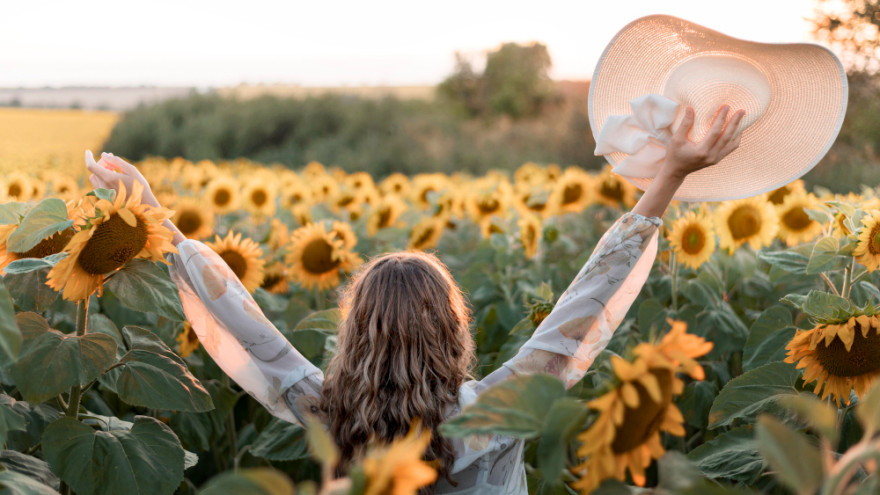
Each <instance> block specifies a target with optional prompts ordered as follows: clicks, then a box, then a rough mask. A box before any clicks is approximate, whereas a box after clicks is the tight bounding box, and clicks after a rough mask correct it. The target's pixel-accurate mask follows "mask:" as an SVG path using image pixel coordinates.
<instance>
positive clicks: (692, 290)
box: [681, 279, 721, 308]
mask: <svg viewBox="0 0 880 495" xmlns="http://www.w3.org/2000/svg"><path fill="white" fill-rule="evenodd" d="M681 291H682V293H683V294H684V295H685V297H687V298H688V300H689V301H690V302H692V303H694V304H696V305H698V306H701V307H704V308H709V307H714V306H717V305H718V304H719V303H720V302H721V301H720V299H719V297H718V294H717V293H716V292H715V291H714V290H712V288H711V287H709V285H708V284H706V283H704V282H702V281H700V280H697V279H693V280H691V281H690V282H688V283H687V285H685V286H684V287H683V288H682V290H681Z"/></svg>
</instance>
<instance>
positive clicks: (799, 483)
mask: <svg viewBox="0 0 880 495" xmlns="http://www.w3.org/2000/svg"><path fill="white" fill-rule="evenodd" d="M137 166H138V168H139V169H140V170H141V172H142V173H143V174H144V175H145V176H146V178H147V179H148V180H149V182H150V184H151V185H152V187H153V191H154V193H155V195H156V197H157V199H158V201H159V203H160V204H161V205H162V207H161V208H150V207H147V206H145V205H142V204H140V195H141V194H142V191H141V190H140V189H139V188H137V187H135V188H133V189H132V190H129V191H125V190H120V191H119V193H118V194H117V193H115V192H114V191H111V190H107V189H92V188H91V187H87V183H86V181H85V177H84V175H83V174H82V173H81V172H80V168H72V169H70V170H75V172H69V173H67V174H65V173H62V172H60V171H58V170H55V171H53V172H51V173H47V172H45V171H39V172H38V171H34V172H26V171H17V172H14V173H8V174H6V175H5V176H4V177H3V178H2V179H0V203H2V204H0V269H2V270H3V278H2V284H0V443H2V448H3V450H0V466H2V470H0V486H2V487H3V488H2V489H3V490H4V493H7V492H8V493H15V494H54V493H63V494H70V493H76V494H78V495H91V494H129V493H132V494H150V495H153V494H172V493H177V494H190V493H204V494H226V493H229V494H232V493H236V494H240V493H260V494H273V495H274V494H279V495H280V494H293V493H297V492H300V493H313V494H331V493H338V494H380V493H401V494H402V493H416V492H417V490H418V488H419V487H422V486H425V485H427V484H430V483H431V482H432V481H433V480H434V479H435V478H436V476H437V473H436V469H435V467H436V466H434V465H432V464H430V463H427V462H424V461H423V460H422V453H423V452H424V450H425V448H426V446H427V442H428V441H429V439H428V438H427V437H426V436H425V435H421V434H418V433H416V432H415V431H413V432H412V433H411V434H410V435H408V436H406V437H405V438H401V439H400V440H399V441H397V442H395V443H393V444H391V445H387V446H377V447H375V448H374V449H372V450H371V451H370V452H369V453H368V455H367V457H366V458H365V459H363V460H362V461H361V462H360V463H359V464H357V465H356V466H355V467H354V468H353V469H352V470H351V471H350V472H349V473H348V475H347V476H345V477H336V476H335V471H334V469H333V465H334V463H335V459H336V458H337V455H338V454H337V452H336V448H335V447H334V445H333V443H332V441H330V439H329V437H327V436H326V434H325V433H324V432H323V430H322V429H321V428H317V427H316V428H308V429H303V428H301V427H300V426H298V425H295V424H292V423H287V422H284V421H282V420H280V419H278V418H275V417H273V416H271V415H270V414H269V413H268V412H267V411H266V409H265V408H264V407H263V406H261V405H260V403H258V402H257V401H256V400H255V399H253V398H252V397H250V396H249V395H248V394H246V393H245V392H243V391H242V389H241V388H239V387H238V386H237V385H236V384H235V383H234V382H232V381H230V380H229V378H228V377H227V376H226V375H225V374H224V373H223V372H222V371H221V370H220V368H219V367H218V365H217V364H216V363H215V362H213V361H212V359H211V357H210V356H209V354H208V353H207V352H206V351H205V350H204V349H203V348H202V347H201V346H200V343H199V340H198V339H197V338H196V336H195V334H194V332H193V330H192V328H191V327H190V325H189V324H188V323H187V322H186V318H185V316H184V312H183V308H182V305H181V300H180V297H179V294H178V291H177V288H176V286H175V284H174V283H173V282H172V281H171V279H170V278H169V272H168V269H167V267H166V265H165V264H164V263H163V262H164V261H165V254H166V253H167V252H169V251H171V250H173V249H174V247H173V245H172V244H171V243H170V240H171V236H170V232H169V231H167V229H165V228H164V227H162V226H161V224H162V222H163V221H164V220H165V219H166V218H170V219H172V221H173V222H174V223H175V224H176V225H177V226H178V227H179V228H180V229H181V231H182V232H183V233H184V234H185V235H186V236H188V237H190V238H194V239H200V240H202V241H204V242H205V243H206V244H207V245H208V246H209V247H210V248H211V249H213V250H215V251H216V252H217V253H218V254H219V255H220V257H222V258H223V259H224V260H225V261H226V263H227V264H228V265H229V267H230V268H231V270H232V271H233V272H234V273H235V275H237V276H238V277H239V279H240V280H241V281H242V283H243V285H244V286H245V287H246V288H247V290H249V291H251V293H252V294H253V296H254V298H255V300H256V301H257V302H258V304H259V306H260V308H261V309H262V311H263V313H265V315H266V317H267V318H269V320H271V322H272V323H273V324H274V325H275V326H276V327H277V328H278V329H279V330H280V331H281V332H282V333H283V335H284V336H285V337H286V338H287V339H288V340H289V341H290V342H291V343H292V344H293V345H294V346H295V347H296V348H297V349H298V350H299V351H300V352H301V353H302V354H303V355H304V356H306V357H307V358H308V359H309V360H310V361H312V362H313V363H314V364H315V365H317V366H319V367H322V366H326V364H327V363H328V361H329V359H330V357H331V356H332V355H333V353H334V349H335V342H336V336H335V330H336V325H337V323H338V322H339V319H340V315H339V310H338V308H337V298H338V296H337V288H339V287H340V286H341V285H342V284H344V283H345V281H346V280H347V278H348V276H349V274H350V273H352V272H353V271H354V270H356V269H357V267H358V265H359V264H361V263H362V262H364V261H365V260H367V259H369V258H371V257H373V256H376V255H378V254H381V253H384V252H388V251H396V250H406V249H412V250H429V251H432V252H435V253H437V255H438V256H439V257H440V258H441V260H442V261H443V262H444V263H446V264H447V266H448V267H449V268H450V269H451V271H452V272H453V274H454V276H455V278H456V280H457V281H458V282H459V283H460V285H461V286H462V288H463V289H464V290H465V291H466V293H467V296H468V299H469V302H470V305H471V309H472V312H473V322H472V331H473V335H474V338H475V342H476V347H477V354H478V361H479V362H478V366H477V368H476V369H475V371H474V373H475V375H476V376H478V377H480V376H484V375H486V374H488V373H490V372H492V371H493V370H495V369H496V368H498V367H499V366H500V365H501V363H503V362H504V361H506V360H507V359H509V358H510V357H512V356H513V355H514V353H515V352H516V351H517V350H518V348H519V347H520V346H521V345H522V344H523V343H524V342H525V341H526V340H527V339H528V338H529V336H530V335H531V333H532V332H533V331H534V329H535V328H536V325H538V324H539V323H540V322H541V321H542V319H543V318H544V317H546V315H547V314H548V313H549V312H550V311H551V310H552V309H553V305H554V302H555V300H556V298H557V297H558V295H559V294H560V293H562V291H564V290H565V288H566V287H567V286H568V284H569V282H570V281H571V280H572V278H573V277H574V276H575V275H576V274H577V272H578V271H579V269H580V268H581V267H582V265H583V264H584V262H585V261H586V260H587V259H588V258H589V256H590V254H591V251H592V248H593V246H595V245H596V242H597V241H598V239H599V237H600V236H601V235H602V234H603V233H604V231H605V230H606V229H607V228H608V227H609V226H610V225H611V224H612V223H613V222H614V221H615V220H616V219H617V218H619V217H620V215H622V214H623V212H625V211H626V210H627V209H629V208H631V207H632V206H633V205H634V204H635V202H636V200H637V198H638V192H637V190H635V189H634V188H633V187H632V186H631V185H630V184H629V183H627V182H626V181H623V180H621V179H620V178H618V177H617V176H616V175H614V174H613V173H611V171H610V169H608V168H606V169H604V170H602V171H598V172H586V171H584V170H582V169H579V168H577V167H569V168H565V169H563V168H561V167H559V166H556V165H552V164H551V165H546V166H542V165H536V164H532V163H527V164H525V165H523V166H521V167H520V168H519V169H517V170H516V171H514V172H513V173H503V172H491V173H488V174H487V175H485V176H480V177H473V176H468V175H466V174H453V175H444V174H420V175H415V176H404V175H400V174H393V175H390V176H388V177H384V178H378V177H373V176H371V175H369V174H367V173H346V172H344V171H342V170H340V169H338V168H335V167H325V166H324V165H322V164H320V163H317V162H313V163H309V164H307V165H306V166H304V167H303V168H301V169H299V170H295V171H294V170H290V169H287V168H283V167H280V166H266V165H261V164H258V163H253V162H250V161H247V160H237V161H232V162H223V163H214V162H211V161H201V162H198V163H192V162H189V161H187V160H183V159H172V160H168V159H148V160H144V161H142V162H140V163H137ZM82 169H83V170H84V167H82ZM663 222H664V224H663V226H662V227H661V233H660V251H659V254H658V257H657V260H656V261H655V264H654V266H653V268H652V273H651V275H650V276H649V278H648V282H647V284H646V285H645V287H644V289H643V290H642V291H641V293H640V294H639V296H638V299H637V300H636V302H635V304H633V306H632V308H631V309H630V312H629V314H628V316H627V318H626V319H625V320H624V321H623V323H622V324H621V326H620V327H619V328H618V329H617V331H616V332H615V334H614V337H613V339H612V341H611V342H610V344H609V346H608V348H607V349H606V350H605V351H604V352H602V353H601V354H600V356H599V357H598V358H597V360H596V362H595V363H594V365H593V366H592V368H591V370H590V371H589V372H588V373H587V375H586V377H585V378H584V379H583V380H581V382H579V383H578V384H576V385H575V386H574V387H573V388H571V389H569V390H566V388H565V387H564V385H563V383H562V382H561V381H560V380H558V379H556V378H555V377H552V376H550V375H548V374H543V373H536V374H534V375H527V376H519V377H516V378H512V379H510V380H507V381H505V382H504V383H502V384H500V385H498V386H496V387H494V388H492V389H490V390H489V391H487V392H486V393H484V394H482V395H481V396H480V397H479V398H478V400H477V401H476V402H475V403H474V404H473V405H472V406H470V407H469V408H467V409H465V410H464V411H463V412H462V414H461V415H459V416H457V417H455V418H452V419H450V420H449V421H447V422H446V423H445V424H444V425H443V426H442V427H441V432H442V433H443V434H444V435H446V436H449V437H475V436H476V438H479V436H485V435H491V434H498V435H509V436H514V437H518V438H523V439H526V440H528V443H527V444H526V453H525V460H526V471H527V477H528V482H529V488H530V492H531V493H540V494H564V493H584V494H587V493H597V494H625V493H656V494H669V493H682V494H705V493H711V494H749V493H771V494H777V493H779V494H783V493H796V494H813V493H822V494H844V493H846V494H852V493H858V494H876V493H880V478H878V475H877V469H878V466H880V389H878V387H873V384H874V382H875V379H876V377H877V376H878V375H880V290H878V286H877V283H878V281H880V278H878V276H877V273H876V270H877V268H878V267H880V194H878V191H876V190H873V189H870V188H867V187H866V188H864V190H862V191H859V192H858V193H851V194H848V195H834V194H831V193H830V192H829V191H827V190H821V189H815V190H813V191H807V190H806V189H805V188H804V185H803V183H802V182H800V181H796V182H793V183H791V184H789V185H787V186H785V187H783V188H780V189H778V190H776V191H772V192H770V193H767V194H764V195H760V196H756V197H752V198H747V199H742V200H736V201H727V202H721V203H716V204H710V203H703V204H684V203H680V204H676V203H674V204H673V205H672V206H671V207H670V208H669V210H668V211H667V216H666V217H665V218H664V219H663ZM536 371H541V370H536ZM548 371H549V370H548Z"/></svg>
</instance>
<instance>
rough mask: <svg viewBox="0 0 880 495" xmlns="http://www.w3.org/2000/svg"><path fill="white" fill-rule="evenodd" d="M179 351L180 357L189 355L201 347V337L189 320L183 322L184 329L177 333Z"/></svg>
mask: <svg viewBox="0 0 880 495" xmlns="http://www.w3.org/2000/svg"><path fill="white" fill-rule="evenodd" d="M175 340H176V341H177V353H178V354H180V357H189V355H190V354H192V353H193V351H194V350H196V349H198V348H199V337H198V336H197V335H196V332H194V331H193V328H192V325H190V324H189V322H188V321H186V322H184V323H183V329H182V330H181V331H180V333H179V334H177V338H176V339H175Z"/></svg>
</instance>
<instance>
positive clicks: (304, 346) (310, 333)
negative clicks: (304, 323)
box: [282, 328, 328, 367]
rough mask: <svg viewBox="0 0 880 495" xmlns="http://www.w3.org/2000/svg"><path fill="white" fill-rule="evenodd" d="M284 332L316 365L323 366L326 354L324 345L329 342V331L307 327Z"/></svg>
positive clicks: (301, 352) (293, 344) (294, 345)
mask: <svg viewBox="0 0 880 495" xmlns="http://www.w3.org/2000/svg"><path fill="white" fill-rule="evenodd" d="M282 334H283V335H284V336H285V337H287V340H288V341H289V342H290V344H291V345H292V346H293V347H294V348H295V349H296V350H297V351H299V352H300V354H302V355H303V357H305V358H306V359H308V360H309V361H311V362H312V363H313V364H315V366H319V367H320V366H321V359H322V358H323V356H324V345H325V344H326V342H327V336H328V335H327V333H326V332H322V331H319V330H313V329H311V328H306V329H302V330H297V331H295V332H291V331H286V332H282Z"/></svg>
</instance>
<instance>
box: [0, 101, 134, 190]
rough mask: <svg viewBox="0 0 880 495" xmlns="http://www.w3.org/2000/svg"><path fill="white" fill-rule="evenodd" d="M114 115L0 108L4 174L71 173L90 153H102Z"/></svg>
mask: <svg viewBox="0 0 880 495" xmlns="http://www.w3.org/2000/svg"><path fill="white" fill-rule="evenodd" d="M117 118H118V116H117V114H116V113H114V112H97V111H86V110H41V109H26V108H0V173H4V174H5V173H8V172H10V171H12V170H28V171H32V170H46V169H57V168H62V169H71V168H72V167H80V166H82V165H83V155H84V153H85V150H86V149H91V150H92V151H99V150H100V147H101V145H102V143H103V142H104V140H105V139H106V138H107V136H108V135H109V134H110V130H111V129H113V125H114V124H116V120H117Z"/></svg>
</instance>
